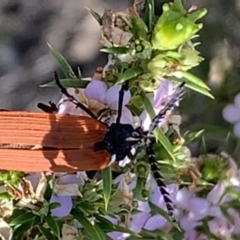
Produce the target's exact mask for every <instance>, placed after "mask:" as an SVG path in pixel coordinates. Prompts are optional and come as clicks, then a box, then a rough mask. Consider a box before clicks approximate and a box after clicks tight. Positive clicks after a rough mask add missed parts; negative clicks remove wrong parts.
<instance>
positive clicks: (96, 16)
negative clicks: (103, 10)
mask: <svg viewBox="0 0 240 240" xmlns="http://www.w3.org/2000/svg"><path fill="white" fill-rule="evenodd" d="M86 9H87V10H88V11H89V12H90V13H91V14H92V16H93V17H94V18H95V19H96V20H97V22H98V23H99V24H100V25H102V17H101V16H100V14H98V13H97V12H95V11H93V10H92V9H91V8H88V7H86Z"/></svg>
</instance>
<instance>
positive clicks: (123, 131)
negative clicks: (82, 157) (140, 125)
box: [94, 123, 134, 161]
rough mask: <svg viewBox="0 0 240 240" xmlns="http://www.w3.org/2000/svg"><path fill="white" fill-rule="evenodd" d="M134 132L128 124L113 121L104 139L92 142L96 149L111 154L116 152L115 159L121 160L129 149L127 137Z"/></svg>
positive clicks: (129, 144) (130, 145)
mask: <svg viewBox="0 0 240 240" xmlns="http://www.w3.org/2000/svg"><path fill="white" fill-rule="evenodd" d="M133 132H134V128H133V126H132V125H130V124H117V123H113V124H112V125H111V126H110V127H109V129H108V131H107V132H106V135H105V136H104V139H103V140H102V141H101V142H97V143H95V144H94V148H95V150H96V151H100V150H105V151H107V152H108V153H110V154H111V155H113V154H116V161H120V160H122V159H123V158H124V157H126V156H127V154H128V152H129V151H131V147H132V145H133V144H131V143H130V142H129V141H128V138H129V137H130V136H131V135H132V133H133Z"/></svg>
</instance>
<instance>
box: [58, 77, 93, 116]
mask: <svg viewBox="0 0 240 240" xmlns="http://www.w3.org/2000/svg"><path fill="white" fill-rule="evenodd" d="M54 79H55V81H56V84H57V86H58V87H59V88H60V90H61V92H62V94H64V95H65V96H66V97H67V98H68V99H69V101H70V102H72V103H73V104H75V105H76V106H77V107H79V108H81V109H82V110H83V111H85V112H86V113H87V114H88V115H90V116H91V117H92V118H94V119H96V120H97V117H96V115H95V114H94V113H93V112H92V111H90V110H89V109H88V108H87V107H85V106H84V105H83V104H82V103H80V102H79V101H78V100H77V99H76V98H75V97H73V96H72V95H71V94H69V93H68V91H67V89H66V88H65V87H64V86H63V85H62V84H61V81H60V79H59V76H58V74H57V72H54Z"/></svg>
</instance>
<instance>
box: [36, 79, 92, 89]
mask: <svg viewBox="0 0 240 240" xmlns="http://www.w3.org/2000/svg"><path fill="white" fill-rule="evenodd" d="M60 82H61V84H62V85H63V86H64V87H65V88H86V86H87V85H88V84H89V82H90V81H86V80H82V79H79V78H76V79H71V78H65V79H61V80H60ZM40 87H57V85H56V81H55V80H54V81H51V82H49V83H46V84H42V85H40Z"/></svg>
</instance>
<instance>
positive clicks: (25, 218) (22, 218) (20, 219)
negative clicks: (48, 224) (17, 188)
mask: <svg viewBox="0 0 240 240" xmlns="http://www.w3.org/2000/svg"><path fill="white" fill-rule="evenodd" d="M35 216H36V215H34V214H33V213H32V212H25V213H23V214H21V215H19V216H17V217H16V218H14V219H13V220H12V221H11V222H10V223H9V226H16V225H21V224H23V223H26V222H30V221H32V219H33V218H34V217H35Z"/></svg>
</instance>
